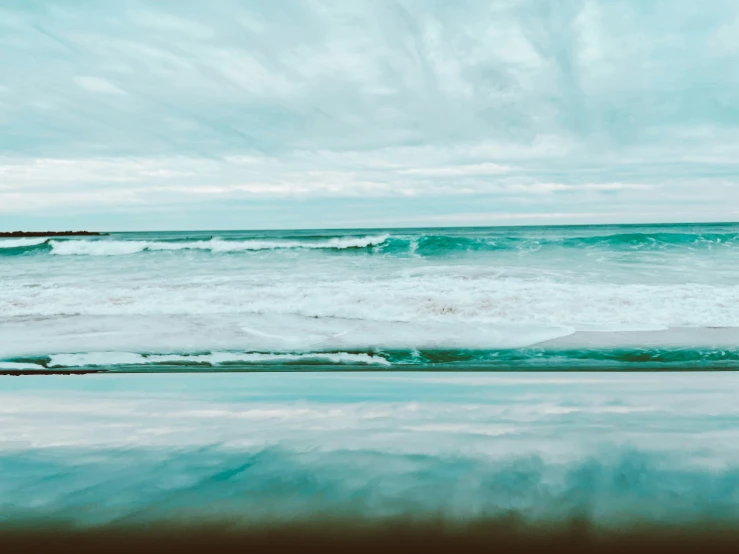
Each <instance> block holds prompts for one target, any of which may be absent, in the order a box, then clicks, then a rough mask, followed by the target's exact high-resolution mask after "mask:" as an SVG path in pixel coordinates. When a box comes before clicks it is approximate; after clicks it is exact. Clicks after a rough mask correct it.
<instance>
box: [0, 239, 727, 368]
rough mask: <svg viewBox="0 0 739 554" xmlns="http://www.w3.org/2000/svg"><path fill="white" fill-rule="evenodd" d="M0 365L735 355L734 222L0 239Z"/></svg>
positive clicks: (360, 364)
mask: <svg viewBox="0 0 739 554" xmlns="http://www.w3.org/2000/svg"><path fill="white" fill-rule="evenodd" d="M0 264H1V267H2V274H1V275H0V370H28V371H33V370H36V369H64V368H89V367H94V368H99V369H106V370H114V371H201V370H202V371H214V370H223V371H236V370H258V371H277V370H291V371H295V370H311V371H317V370H324V369H326V370H330V369H349V370H368V369H381V370H396V369H413V370H423V369H438V370H441V369H448V370H462V369H468V370H516V369H519V370H550V369H571V370H579V369H602V370H619V369H623V370H659V369H666V370H671V369H676V370H677V369H735V368H737V367H739V365H738V362H737V360H738V358H739V354H738V352H739V351H738V350H737V348H738V345H739V331H738V329H739V277H738V276H739V225H737V224H706V225H697V224H691V225H648V226H631V225H629V226H617V225H610V226H570V227H500V228H453V229H451V228H447V229H367V230H349V231H341V230H323V231H315V230H312V231H229V232H203V231H198V232H171V233H112V234H110V235H108V236H103V237H70V238H62V237H60V238H49V239H47V238H29V239H0Z"/></svg>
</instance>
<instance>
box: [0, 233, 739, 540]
mask: <svg viewBox="0 0 739 554" xmlns="http://www.w3.org/2000/svg"><path fill="white" fill-rule="evenodd" d="M738 268H739V225H737V224H711V225H651V226H592V227H517V228H514V227H510V228H484V229H472V228H464V229H462V228H457V229H369V230H351V231H336V230H326V231H229V232H220V231H219V232H200V231H198V232H171V233H161V232H160V233H111V234H109V235H106V236H100V237H80V236H77V237H67V238H63V237H55V238H47V237H39V238H6V239H0V373H5V374H6V375H3V376H0V548H2V549H3V551H8V552H16V551H17V552H41V551H43V552H47V553H48V552H57V551H59V552H63V551H72V550H74V551H77V552H87V551H89V552H99V551H101V550H104V551H106V552H114V551H120V550H121V549H128V550H126V551H130V549H131V548H135V549H137V550H140V551H142V552H143V551H163V550H173V549H174V550H177V551H182V552H185V551H203V550H205V549H220V550H222V551H223V550H227V551H234V552H236V551H243V549H244V545H245V544H246V545H251V547H253V549H254V550H267V549H269V550H278V551H280V550H290V551H294V550H296V549H299V548H303V547H304V545H306V544H313V545H321V549H322V550H325V551H344V552H345V551H376V550H378V549H379V550H394V549H401V548H402V549H404V551H424V552H434V551H459V549H460V548H464V549H471V550H472V549H479V548H480V547H481V545H486V547H489V546H490V545H497V546H498V547H501V548H502V547H504V546H505V545H508V547H510V548H512V549H514V550H515V549H516V548H518V550H516V551H530V550H532V549H538V550H546V551H549V552H550V551H552V549H554V550H555V551H557V550H558V549H559V550H560V551H568V552H581V551H582V552H592V551H596V550H599V551H613V552H620V551H623V550H624V549H626V548H628V549H630V550H632V551H633V550H635V549H636V550H638V549H639V548H641V549H642V550H644V551H661V550H666V549H669V550H670V551H672V552H677V551H684V550H685V551H693V550H695V549H700V550H701V551H705V549H706V545H712V546H711V547H712V548H718V547H719V546H720V547H722V548H723V547H725V548H726V551H733V550H732V549H733V548H734V547H735V544H736V540H737V529H739V526H737V521H739V446H737V445H739V409H738V408H737V403H736V398H737V394H739V379H737V377H738V375H737V373H735V372H732V371H713V370H734V369H737V368H739V340H737V339H738V338H739V271H738ZM75 372H77V373H84V374H83V375H67V374H64V373H75ZM49 373H61V375H49ZM88 373H92V374H88ZM537 541H538V542H537ZM130 545H139V546H135V547H130ZM177 545H179V546H177ZM537 545H538V546H537ZM557 545H558V546H557ZM514 547H515V548H514ZM606 547H607V548H606ZM24 548H25V549H24ZM506 548H507V547H506ZM608 548H610V549H611V550H608ZM229 549H230V550H229ZM409 549H410V550H409Z"/></svg>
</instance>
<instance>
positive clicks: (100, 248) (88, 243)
mask: <svg viewBox="0 0 739 554" xmlns="http://www.w3.org/2000/svg"><path fill="white" fill-rule="evenodd" d="M388 237H389V235H379V236H367V237H334V238H330V239H326V240H312V241H311V240H262V239H254V240H223V239H219V238H213V239H210V240H201V241H189V242H174V241H173V242H167V241H134V240H94V241H93V240H65V241H55V240H53V241H50V242H49V244H50V245H51V253H52V254H56V255H58V256H75V255H76V256H120V255H126V254H137V253H139V252H154V251H172V250H209V251H211V252H246V251H254V250H281V249H328V250H346V249H350V248H367V247H371V246H377V245H379V244H382V243H383V242H385V241H386V240H387V239H388Z"/></svg>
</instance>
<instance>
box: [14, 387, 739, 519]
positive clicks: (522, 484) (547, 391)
mask: <svg viewBox="0 0 739 554" xmlns="http://www.w3.org/2000/svg"><path fill="white" fill-rule="evenodd" d="M4 384H7V387H4V388H3V389H2V391H0V428H2V429H3V432H2V437H1V438H0V469H2V470H3V471H2V472H0V493H2V495H3V496H2V498H3V499H4V502H5V504H6V506H8V507H10V508H15V509H20V508H22V507H24V506H25V508H24V510H31V511H33V509H34V508H33V506H32V505H31V504H32V500H31V499H32V498H36V499H37V501H38V506H39V509H42V511H43V510H46V512H44V513H47V515H48V514H51V513H52V512H53V513H57V512H56V511H59V510H63V509H64V508H65V507H69V506H71V505H74V504H75V503H77V502H81V501H82V500H80V498H84V499H86V500H85V501H86V502H91V503H93V504H96V503H101V502H102V503H103V504H105V502H108V501H107V500H104V499H103V498H102V497H103V496H109V495H113V496H115V495H119V496H120V498H122V499H127V500H122V499H119V500H116V501H112V500H111V501H110V502H113V503H114V504H115V503H116V502H118V503H119V504H120V505H117V507H116V508H115V509H113V508H111V509H112V510H113V511H112V512H111V514H112V513H115V514H119V513H127V512H126V511H127V510H129V509H133V507H136V510H139V509H143V508H146V509H147V510H148V509H150V508H151V509H153V508H152V506H154V504H151V503H155V504H156V503H157V502H160V501H161V498H160V497H161V494H164V493H162V492H161V490H160V489H162V487H163V488H164V489H166V490H169V491H170V492H168V493H167V494H168V495H170V496H171V498H170V497H168V498H169V500H167V501H166V502H165V503H164V504H165V505H170V504H171V506H170V508H171V509H173V510H174V509H175V508H176V507H177V506H179V507H183V506H185V507H187V509H189V510H195V511H197V509H199V506H200V507H202V506H205V504H207V503H212V502H215V503H216V504H218V505H219V506H221V508H222V507H223V506H222V505H221V502H222V501H223V500H224V499H230V500H229V502H235V503H236V504H237V505H238V506H240V507H239V508H238V509H239V510H241V509H247V508H248V509H249V510H252V509H256V508H255V506H257V503H256V499H259V498H263V497H264V495H268V496H269V495H272V496H270V498H272V500H273V501H274V502H273V504H272V508H270V509H274V510H278V511H279V510H282V509H287V508H286V506H288V505H290V506H293V504H295V503H296V502H297V503H298V504H300V506H302V507H301V508H300V510H303V509H304V510H306V513H307V512H308V511H309V506H310V504H311V502H312V501H311V500H310V498H314V497H315V495H319V496H320V495H324V497H323V499H322V500H320V502H319V501H318V500H315V498H314V500H315V501H316V502H318V503H319V504H320V506H319V508H320V509H325V510H333V509H338V508H339V507H341V506H343V507H345V508H346V507H347V506H348V505H349V504H351V505H352V506H354V508H356V509H360V511H365V512H366V511H369V513H372V514H375V511H373V510H375V509H377V510H379V511H380V512H382V510H389V511H390V512H392V513H395V512H397V511H398V510H400V509H401V506H415V507H413V508H412V509H413V510H420V511H421V512H423V511H424V510H432V509H438V508H440V507H441V506H446V507H447V508H449V509H452V508H451V506H456V507H455V508H454V510H459V511H461V512H460V513H465V514H478V515H479V514H480V513H482V512H480V510H483V511H484V510H487V509H488V508H489V509H491V510H493V511H495V510H503V509H504V508H505V507H506V506H507V508H506V509H508V508H515V509H518V508H516V506H518V507H523V508H522V509H525V510H526V513H527V514H529V515H530V514H531V513H533V512H536V511H537V510H538V511H541V510H543V512H542V513H550V512H551V513H555V512H556V510H555V508H554V504H553V502H554V499H557V498H559V499H560V501H564V500H563V498H565V497H566V498H567V499H569V500H567V501H568V502H570V503H571V504H572V502H574V503H575V504H576V505H577V506H580V507H581V508H582V505H585V504H588V503H591V504H592V505H593V506H596V508H597V509H598V510H602V511H603V513H607V514H611V513H612V512H613V511H614V510H616V506H617V505H618V506H621V508H623V509H625V510H626V511H627V512H628V511H629V510H637V511H638V512H639V513H640V514H642V515H643V514H646V513H652V514H659V513H667V514H668V515H669V514H670V513H672V512H670V508H669V506H668V504H669V503H666V502H667V501H666V500H665V499H666V498H667V496H669V494H673V495H676V498H677V503H676V504H675V506H677V507H676V508H675V510H677V509H678V508H679V510H683V511H682V512H680V513H682V514H683V516H685V514H687V516H686V517H688V516H690V514H693V512H691V511H690V510H691V509H692V508H690V509H689V506H692V505H696V506H698V507H699V508H700V510H703V511H704V512H705V511H706V510H708V511H710V510H713V506H714V505H716V506H718V505H722V506H723V508H724V509H725V513H726V514H729V515H731V514H733V513H735V512H737V510H739V500H736V498H735V489H736V490H739V489H737V487H736V486H735V485H734V481H735V480H736V479H735V477H734V476H735V475H737V474H739V470H738V469H737V466H739V464H738V463H737V462H738V461H739V425H738V423H739V408H737V407H736V404H735V399H736V395H737V392H739V379H738V378H737V376H735V375H734V374H608V375H603V376H600V375H595V374H588V375H582V374H578V375H572V376H569V375H566V374H558V375H556V376H554V375H551V374H549V375H537V374H531V375H520V376H519V375H512V374H480V375H476V374H465V375H454V374H436V375H433V376H429V375H428V374H403V375H387V374H366V373H362V374H332V375H327V374H323V375H315V374H281V375H275V374H267V375H262V374H231V375H226V374H217V375H186V376H183V375H139V376H127V375H119V376H111V375H104V376H93V377H84V378H80V377H51V378H48V377H39V378H36V377H34V378H29V379H14V380H11V379H8V380H6V381H5V383H4ZM401 398H402V400H401ZM245 460H246V461H245ZM243 464H246V466H248V467H250V468H252V469H249V470H246V469H241V470H239V469H238V468H239V467H241V465H243ZM270 464H272V465H270ZM246 466H245V467H246ZM131 468H136V470H135V471H133V470H132V469H131ZM235 468H236V469H235ZM255 468H256V469H255ZM224 471H225V472H228V471H235V473H234V474H233V476H231V477H228V478H227V479H226V481H228V482H230V483H231V484H232V488H230V489H229V488H228V487H226V486H225V485H223V484H218V483H220V481H218V480H217V479H216V481H213V480H212V479H211V477H212V476H213V475H215V474H217V473H219V472H224ZM224 479H225V478H224ZM624 479H626V481H625V482H624V481H623V480H624ZM167 483H169V484H167ZM183 483H189V485H187V487H185V485H184V484H183ZM258 483H261V485H259V484H258ZM455 483H457V484H455ZM573 483H574V484H573ZM619 483H620V484H619ZM125 487H128V489H126V490H129V492H126V493H125V494H124V492H123V490H124V488H125ZM183 487H185V488H183ZM188 487H189V488H188ZM270 487H275V488H273V489H272V490H271V492H270ZM589 487H590V488H589ZM593 487H595V488H593ZM722 487H723V488H722ZM149 488H154V489H156V490H159V491H160V492H159V493H157V494H159V495H160V496H157V495H156V494H154V493H153V492H151V491H148V489H149ZM700 488H703V489H704V492H705V491H709V493H710V494H714V495H718V496H717V497H716V498H718V500H717V501H716V502H714V500H710V502H709V500H708V497H706V496H705V495H704V496H701V494H703V493H702V492H701V490H699V489H700ZM185 489H187V490H185ZM719 489H720V490H721V492H720V493H718V492H716V491H718V490H719ZM64 491H66V492H64ZM84 491H87V492H84ZM95 491H97V492H95ZM439 491H443V492H444V494H446V495H447V497H448V498H449V499H450V500H449V504H444V497H443V495H441V493H440V492H439ZM511 491H513V492H511ZM710 491H713V492H710ZM121 495H122V496H121ZM311 495H313V496H311ZM501 495H502V496H501ZM562 495H564V496H562ZM573 495H574V496H573ZM577 495H581V496H582V495H585V497H587V498H588V499H585V500H583V499H580V500H573V498H575V497H577ZM666 495H667V496H666ZM642 496H644V497H648V498H649V499H650V500H649V502H647V504H648V505H649V506H651V508H650V509H651V510H652V512H647V511H645V510H646V508H644V507H639V501H638V498H641V497H642ZM155 497H156V498H155ZM585 497H583V498H585ZM512 498H513V500H512ZM578 498H579V497H578ZM178 499H179V500H178ZM505 499H507V500H505ZM514 500H515V501H514ZM178 502H179V503H180V504H178ZM511 502H512V503H513V504H511ZM691 502H692V504H691ZM29 503H31V504H29ZM167 503H169V504H167ZM201 503H205V504H202V505H201ZM582 503H585V504H582ZM681 503H682V504H681ZM581 504H582V505H581ZM156 505H157V506H159V504H156ZM208 505H210V504H208ZM519 505H520V506H519ZM588 505H590V504H588ZM245 506H246V508H245ZM276 506H281V507H280V508H278V507H276ZM357 506H359V507H358V508H357ZM293 507H294V506H293ZM221 508H219V509H221ZM354 508H352V509H354ZM621 508H619V509H621ZM157 509H164V508H161V506H160V508H157ZM178 509H179V508H178ZM183 509H184V508H183ZM224 509H225V508H224ZM234 509H236V508H234ZM260 509H261V508H260ZM295 509H298V508H295ZM444 509H446V508H444ZM696 509H697V508H696ZM679 510H678V511H679ZM686 510H687V511H686ZM727 510H728V511H727ZM11 511H12V510H11ZM59 513H61V512H59ZM101 513H105V510H103V511H102V512H101ZM260 513H261V512H260ZM378 513H379V512H378ZM614 513H615V512H614ZM675 513H677V512H675ZM696 513H697V512H696ZM88 515H89V514H88ZM85 517H88V516H85ZM101 517H103V516H101ZM106 517H107V516H106ZM111 517H112V516H111ZM116 517H117V516H116ZM650 517H651V516H650ZM666 517H667V516H666ZM670 517H671V516H670ZM681 517H682V516H681ZM690 517H692V516H690Z"/></svg>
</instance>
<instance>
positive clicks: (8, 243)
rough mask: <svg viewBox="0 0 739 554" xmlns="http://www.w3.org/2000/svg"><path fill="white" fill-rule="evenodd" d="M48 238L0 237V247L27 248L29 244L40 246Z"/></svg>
mask: <svg viewBox="0 0 739 554" xmlns="http://www.w3.org/2000/svg"><path fill="white" fill-rule="evenodd" d="M47 240H48V239H47V238H44V237H39V238H23V239H0V248H25V247H28V246H38V245H39V244H43V243H45V242H46V241H47Z"/></svg>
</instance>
